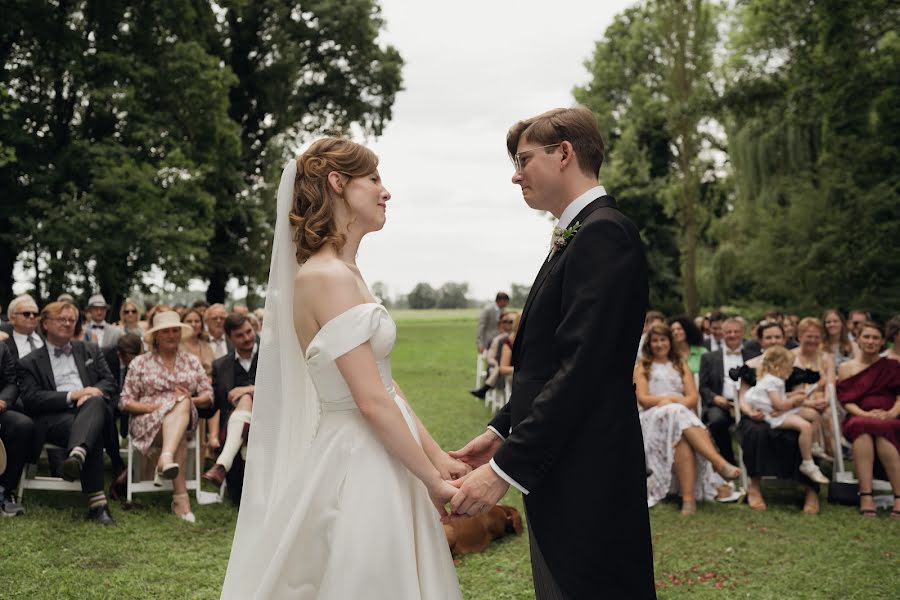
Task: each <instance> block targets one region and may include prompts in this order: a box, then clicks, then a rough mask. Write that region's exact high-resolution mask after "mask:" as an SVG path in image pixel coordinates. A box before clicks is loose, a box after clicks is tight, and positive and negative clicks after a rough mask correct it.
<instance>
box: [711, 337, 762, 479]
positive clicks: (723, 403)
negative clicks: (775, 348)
mask: <svg viewBox="0 0 900 600" xmlns="http://www.w3.org/2000/svg"><path fill="white" fill-rule="evenodd" d="M743 336H744V326H743V324H742V323H741V322H740V321H738V320H737V319H726V320H725V321H724V322H723V323H722V348H721V349H719V350H715V351H713V352H707V353H706V354H704V355H703V356H701V357H700V398H701V399H702V400H703V422H704V423H706V425H707V427H709V433H710V435H711V436H712V439H713V441H715V443H716V447H717V448H718V449H719V452H721V453H722V456H723V457H724V458H725V460H727V461H728V462H730V463H731V464H737V461H736V460H735V457H734V450H733V449H732V447H731V431H730V428H731V426H732V425H734V402H735V401H736V400H737V397H738V390H739V389H740V382H737V381H734V380H732V379H731V377H729V372H730V371H731V369H739V368H740V367H741V366H742V365H743V364H744V363H745V362H746V361H748V360H750V359H751V358H753V356H754V355H753V354H751V353H750V352H748V351H746V350H744V349H743V347H742V346H743V344H742V342H743Z"/></svg>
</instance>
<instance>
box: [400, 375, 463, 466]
mask: <svg viewBox="0 0 900 600" xmlns="http://www.w3.org/2000/svg"><path fill="white" fill-rule="evenodd" d="M393 381H394V389H395V390H396V391H397V395H398V396H400V398H401V399H402V400H403V402H404V403H405V404H406V406H407V407H408V408H409V412H410V414H412V416H413V418H414V419H415V420H416V428H417V429H418V430H419V437H420V438H421V439H422V448H423V449H424V450H425V455H426V456H428V460H430V461H431V464H433V465H434V467H435V468H436V469H437V470H438V471H439V472H440V474H441V477H442V478H444V479H458V478H459V477H462V476H463V475H465V474H466V473H468V472H469V471H471V470H472V467H470V466H469V465H467V464H466V463H464V462H462V461H460V460H456V459H455V458H453V457H451V456H450V455H449V454H447V453H446V452H444V450H442V449H441V447H440V445H438V443H437V442H435V441H434V438H432V437H431V434H430V433H428V430H427V429H426V428H425V425H424V424H423V423H422V421H421V420H420V419H419V415H417V414H416V411H414V410H413V407H412V406H410V404H409V400H407V399H406V394H405V393H403V390H402V389H401V388H400V384H398V383H397V380H396V379H395V380H393Z"/></svg>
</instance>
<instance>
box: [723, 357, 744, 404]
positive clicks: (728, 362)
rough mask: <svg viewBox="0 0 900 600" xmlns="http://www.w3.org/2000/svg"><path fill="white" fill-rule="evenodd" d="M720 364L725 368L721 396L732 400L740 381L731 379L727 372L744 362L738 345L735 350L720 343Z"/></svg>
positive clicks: (734, 397)
mask: <svg viewBox="0 0 900 600" xmlns="http://www.w3.org/2000/svg"><path fill="white" fill-rule="evenodd" d="M722 364H723V366H724V368H725V380H724V381H723V382H722V396H724V397H725V398H726V399H728V400H734V399H736V398H737V395H738V388H739V387H740V385H741V382H740V381H732V379H731V377H729V376H728V372H729V371H730V370H731V369H733V368H737V367H741V366H743V364H744V357H743V356H742V355H741V348H740V346H738V349H737V350H733V351H732V350H731V349H730V348H729V347H728V346H726V345H725V344H724V343H723V344H722Z"/></svg>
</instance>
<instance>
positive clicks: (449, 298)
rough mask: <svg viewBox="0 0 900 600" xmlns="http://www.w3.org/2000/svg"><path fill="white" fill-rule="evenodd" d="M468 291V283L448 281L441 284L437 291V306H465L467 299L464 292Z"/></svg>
mask: <svg viewBox="0 0 900 600" xmlns="http://www.w3.org/2000/svg"><path fill="white" fill-rule="evenodd" d="M468 291H469V284H468V283H455V282H452V281H448V282H447V283H445V284H444V285H442V286H441V289H440V290H439V292H438V301H437V307H438V308H466V307H467V306H468V305H469V301H468V299H467V298H466V294H467V293H468Z"/></svg>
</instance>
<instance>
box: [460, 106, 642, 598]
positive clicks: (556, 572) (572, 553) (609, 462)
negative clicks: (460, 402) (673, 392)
mask: <svg viewBox="0 0 900 600" xmlns="http://www.w3.org/2000/svg"><path fill="white" fill-rule="evenodd" d="M506 146H507V150H508V151H509V154H510V156H511V157H512V158H513V162H514V163H515V168H516V171H515V174H514V175H513V178H512V182H513V183H514V184H517V185H519V186H521V188H522V196H523V197H524V199H525V202H526V203H527V204H528V206H530V207H531V208H533V209H536V210H546V211H549V212H551V213H552V214H553V215H554V216H555V217H557V218H558V219H559V224H558V227H557V228H556V229H555V230H554V236H553V242H552V249H551V250H550V253H549V255H548V257H547V259H546V260H545V261H544V263H543V265H542V266H541V269H540V271H539V272H538V275H537V278H536V279H535V281H534V284H533V285H532V287H531V293H530V294H529V295H528V300H527V301H526V302H525V308H524V310H523V312H522V317H521V321H520V324H519V330H518V334H517V336H516V341H515V344H514V346H513V355H512V362H513V366H514V367H515V374H514V376H513V383H512V396H511V397H510V401H509V402H508V403H507V404H506V406H504V407H503V409H502V410H501V411H500V412H499V413H498V414H497V416H496V417H495V418H494V420H493V421H491V423H490V425H489V426H488V430H487V431H485V432H484V433H482V434H481V435H480V436H478V437H476V438H475V439H474V440H472V441H471V442H469V443H468V444H467V445H466V446H465V447H464V448H462V449H461V450H458V451H456V452H451V456H454V457H456V458H459V459H460V460H463V461H464V462H466V463H468V464H469V465H471V466H472V467H474V468H475V470H473V471H472V472H471V473H469V475H468V476H466V477H465V478H463V479H460V480H457V481H456V482H454V485H456V486H457V487H459V492H457V494H456V496H454V498H453V500H452V501H451V505H452V507H453V510H454V511H455V512H457V513H459V514H469V515H474V514H479V513H482V512H485V511H487V510H489V509H490V508H491V507H492V506H493V505H494V504H496V503H497V502H498V501H499V500H500V498H502V497H503V495H504V494H505V493H506V491H507V489H508V488H509V486H510V485H512V486H513V487H515V488H516V489H518V490H519V491H521V492H522V493H523V494H525V509H526V512H527V516H528V528H529V535H530V542H531V564H532V572H533V574H534V587H535V593H536V596H537V598H539V599H542V600H546V599H555V598H571V599H579V598H629V599H635V598H655V595H656V594H655V585H654V580H653V557H652V550H651V545H650V523H649V517H648V513H647V484H646V470H645V462H644V445H643V439H642V436H641V427H640V422H639V420H638V413H637V400H636V398H635V394H634V387H633V383H632V370H633V367H634V348H635V346H636V345H637V343H638V338H639V337H640V335H641V327H642V325H643V320H644V313H645V311H646V308H647V299H648V288H647V263H646V259H645V256H644V249H643V246H642V245H641V241H640V237H639V234H638V230H637V228H635V226H634V224H633V223H632V222H631V221H629V220H628V219H627V218H626V217H625V216H624V215H623V214H622V213H621V212H619V209H618V208H617V206H616V202H615V200H614V199H613V198H612V197H611V196H608V195H607V194H606V191H605V190H604V189H603V187H601V186H598V185H597V175H598V173H599V171H600V165H601V164H602V162H603V140H602V138H601V137H600V132H599V131H598V129H597V123H596V120H595V118H594V115H593V114H592V113H591V112H590V111H589V110H588V109H586V108H584V107H576V108H566V109H556V110H551V111H549V112H546V113H544V114H541V115H538V116H536V117H533V118H531V119H527V120H525V121H519V122H518V123H516V124H515V125H513V127H512V128H511V129H510V130H509V133H508V134H507V137H506Z"/></svg>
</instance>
